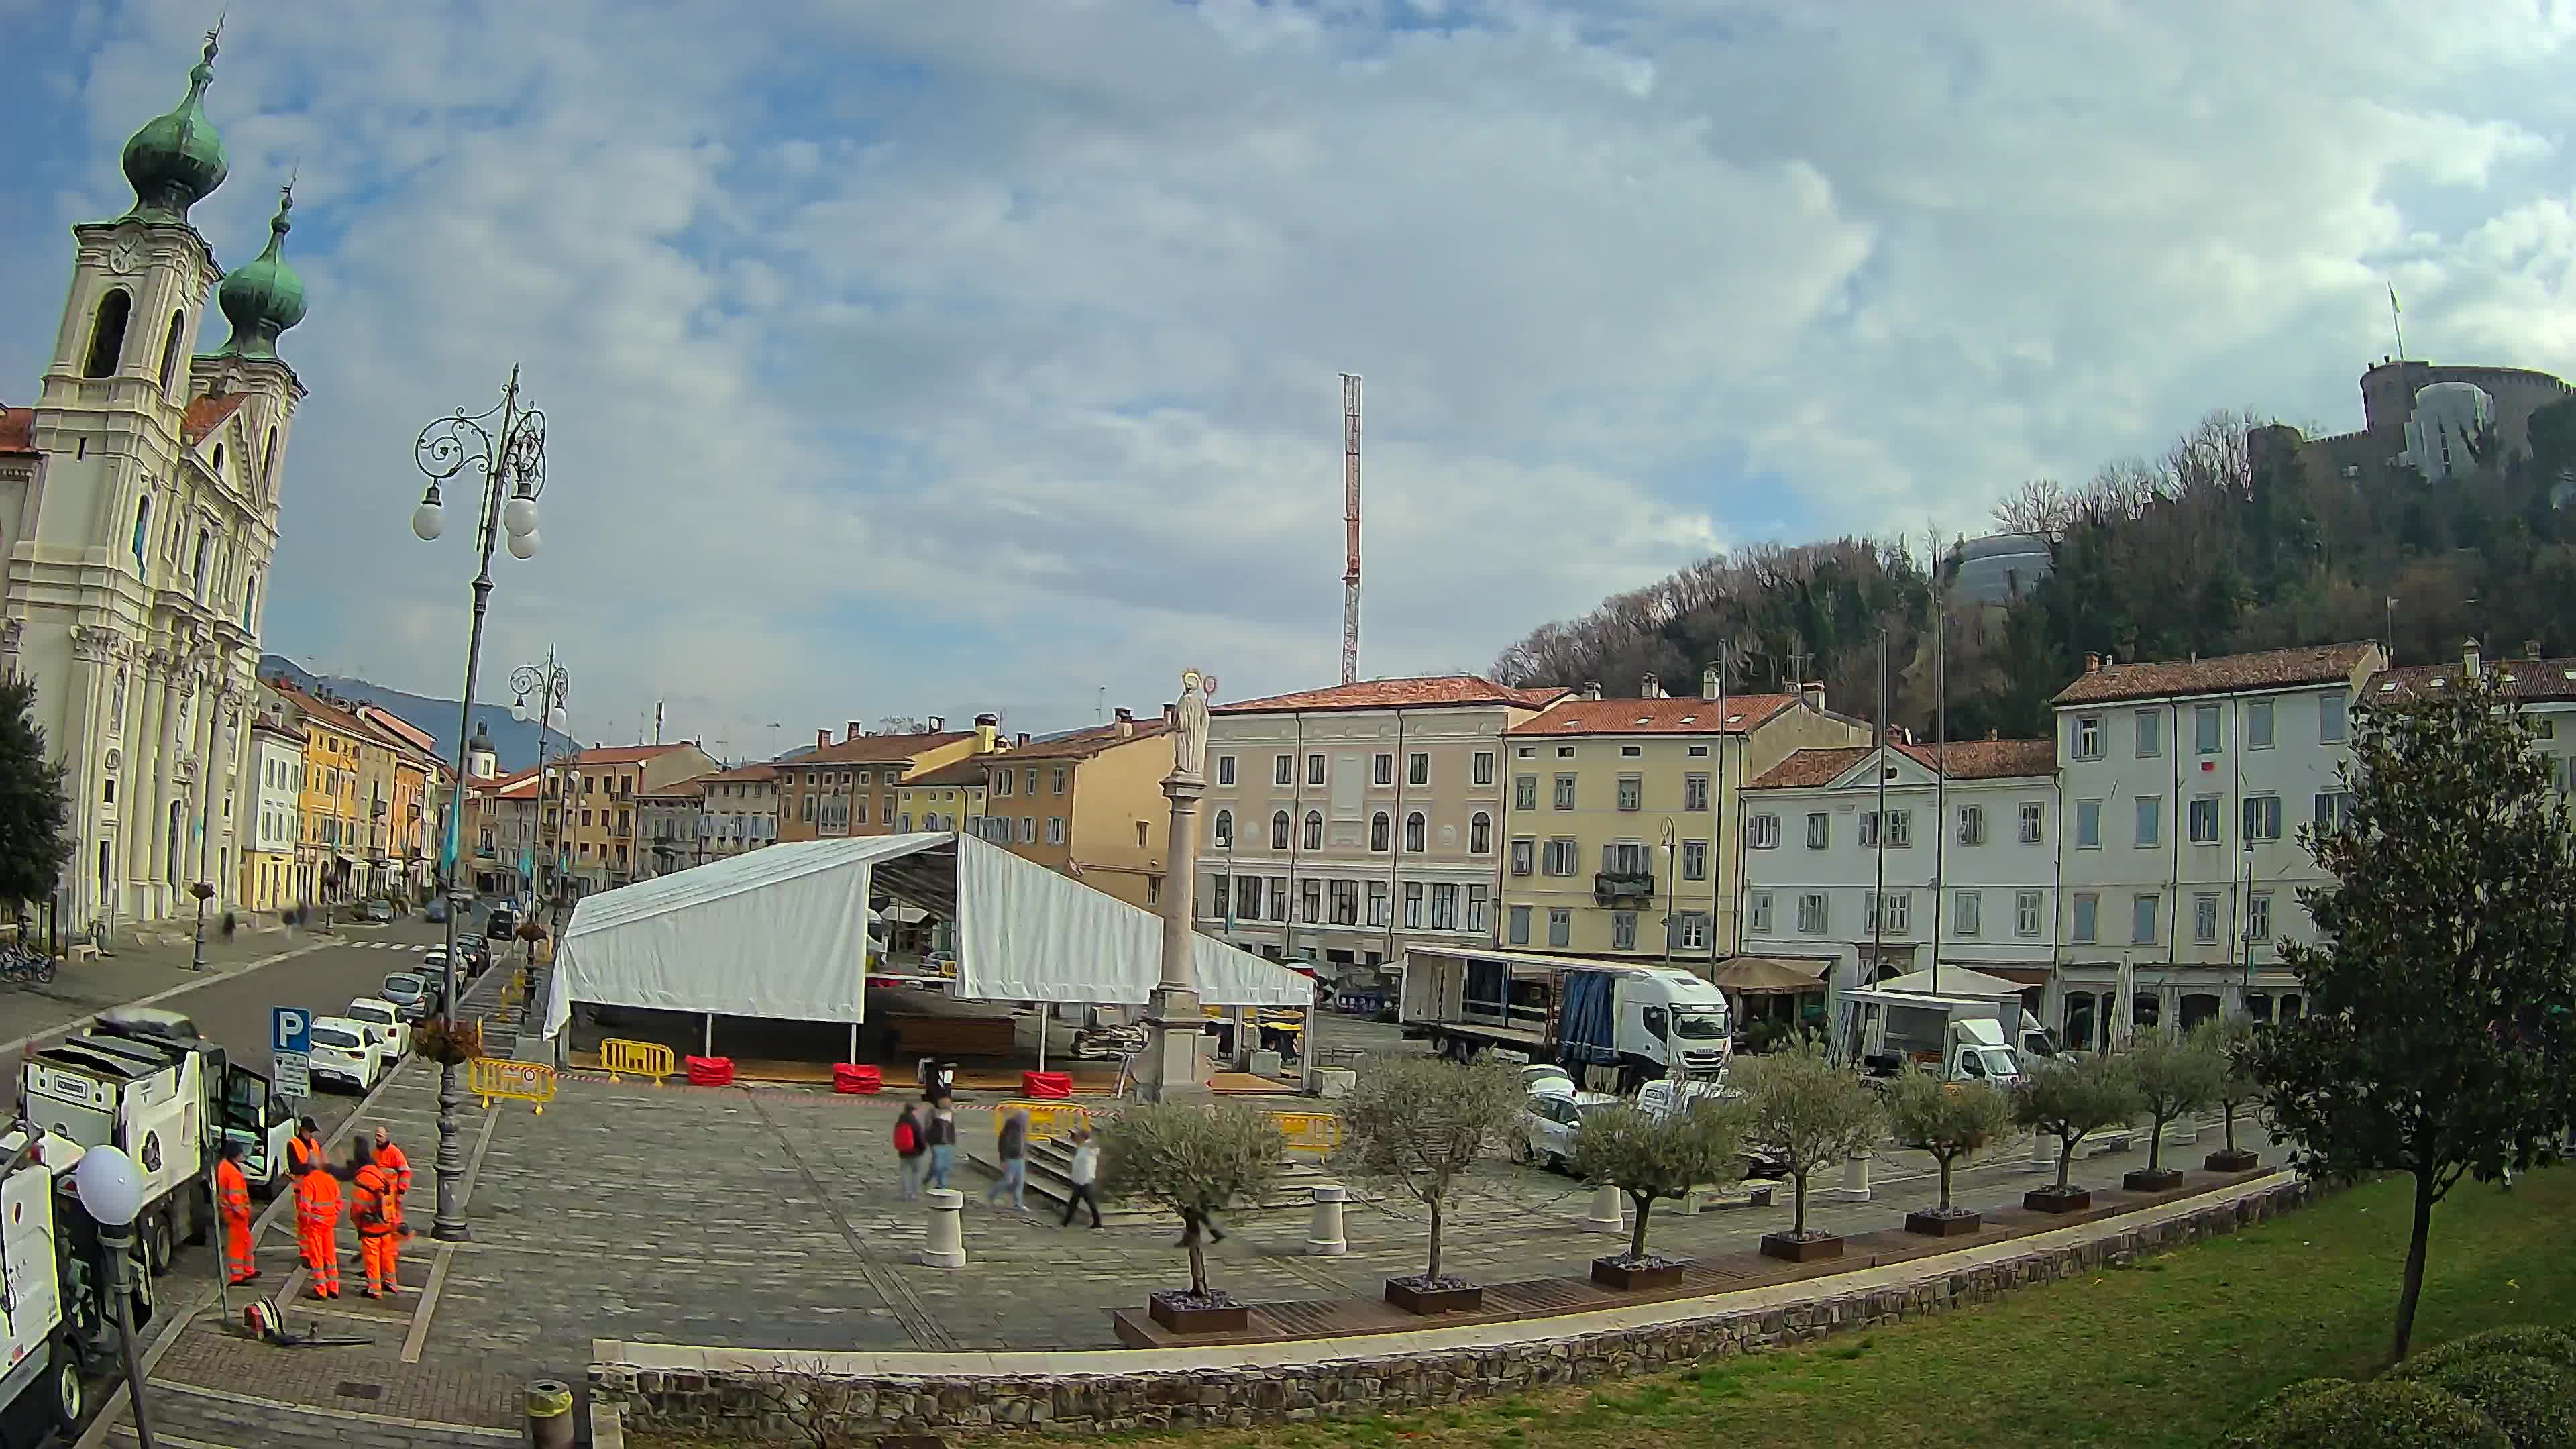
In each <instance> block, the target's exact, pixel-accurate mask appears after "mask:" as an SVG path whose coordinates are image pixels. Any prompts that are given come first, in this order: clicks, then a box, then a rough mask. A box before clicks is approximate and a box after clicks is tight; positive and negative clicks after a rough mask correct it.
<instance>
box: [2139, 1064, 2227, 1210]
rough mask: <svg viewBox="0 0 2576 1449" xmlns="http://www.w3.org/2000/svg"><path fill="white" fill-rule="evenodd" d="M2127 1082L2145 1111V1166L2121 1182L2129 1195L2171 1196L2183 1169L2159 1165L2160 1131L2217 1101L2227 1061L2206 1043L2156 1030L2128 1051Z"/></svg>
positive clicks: (2162, 1147)
mask: <svg viewBox="0 0 2576 1449" xmlns="http://www.w3.org/2000/svg"><path fill="white" fill-rule="evenodd" d="M2128 1060H2129V1080H2130V1082H2131V1083H2132V1084H2134V1085H2135V1086H2136V1088H2137V1091H2138V1102H2139V1105H2140V1106H2142V1107H2144V1108H2145V1109H2146V1113H2147V1118H2148V1128H2147V1165H2146V1166H2144V1167H2142V1168H2139V1169H2138V1170H2137V1171H2135V1172H2132V1173H2129V1174H2127V1175H2126V1176H2124V1177H2122V1178H2121V1179H2120V1186H2122V1187H2125V1188H2127V1189H2128V1190H2129V1191H2131V1192H2170V1191H2172V1190H2173V1189H2175V1188H2177V1187H2180V1186H2182V1169H2181V1168H2179V1167H2167V1166H2165V1165H2164V1152H2165V1128H2166V1126H2167V1125H2168V1124H2170V1123H2172V1122H2174V1121H2175V1120H2176V1119H2178V1118H2180V1117H2181V1116H2182V1115H2183V1114H2184V1113H2186V1112H2197V1111H2199V1110H2200V1109H2201V1108H2203V1107H2206V1106H2208V1105H2209V1104H2210V1103H2212V1102H2215V1101H2217V1100H2218V1093H2219V1088H2220V1085H2221V1083H2222V1082H2224V1080H2225V1079H2226V1076H2227V1063H2226V1061H2225V1060H2224V1059H2223V1058H2221V1057H2220V1056H2219V1055H2218V1053H2217V1052H2215V1051H2212V1050H2211V1049H2210V1045H2209V1039H2208V1038H2207V1037H2206V1036H2204V1035H2202V1034H2200V1033H2198V1032H2194V1033H2192V1034H2190V1035H2188V1036H2185V1035H2181V1034H2178V1033H2175V1032H2171V1031H2158V1032H2153V1033H2150V1034H2149V1035H2147V1036H2145V1037H2142V1038H2140V1039H2139V1041H2138V1042H2137V1044H2136V1045H2134V1046H2132V1047H2130V1048H2129V1052H2128Z"/></svg>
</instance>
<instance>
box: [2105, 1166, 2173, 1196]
mask: <svg viewBox="0 0 2576 1449" xmlns="http://www.w3.org/2000/svg"><path fill="white" fill-rule="evenodd" d="M2120 1186H2122V1187H2124V1188H2126V1189H2128V1190H2129V1191H2131V1192H2171V1191H2173V1190H2174V1189H2175V1188H2178V1187H2180V1186H2182V1169H2181V1168H2179V1167H2159V1168H2157V1169H2156V1170H2155V1171H2153V1172H2149V1171H2148V1170H2147V1169H2145V1168H2143V1167H2141V1168H2139V1169H2138V1170H2137V1171H2135V1172H2125V1173H2122V1174H2121V1175H2120Z"/></svg>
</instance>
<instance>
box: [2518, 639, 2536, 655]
mask: <svg viewBox="0 0 2576 1449" xmlns="http://www.w3.org/2000/svg"><path fill="white" fill-rule="evenodd" d="M2522 657H2523V658H2525V659H2534V660H2536V659H2538V658H2539V657H2540V641H2539V640H2537V639H2525V640H2523V641H2522Z"/></svg>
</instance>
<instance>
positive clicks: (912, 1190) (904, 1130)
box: [894, 1102, 930, 1202]
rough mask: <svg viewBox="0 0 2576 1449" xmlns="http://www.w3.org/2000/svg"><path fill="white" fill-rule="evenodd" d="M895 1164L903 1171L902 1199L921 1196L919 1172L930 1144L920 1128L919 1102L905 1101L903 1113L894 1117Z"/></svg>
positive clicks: (906, 1199)
mask: <svg viewBox="0 0 2576 1449" xmlns="http://www.w3.org/2000/svg"><path fill="white" fill-rule="evenodd" d="M894 1156H895V1165H896V1166H897V1167H898V1168H901V1169H902V1171H903V1200H904V1201H905V1202H910V1201H912V1200H913V1199H914V1198H917V1197H919V1196H921V1172H922V1168H923V1166H924V1164H925V1163H926V1162H927V1161H928V1159H929V1156H930V1144H929V1142H927V1141H925V1140H924V1134H923V1132H922V1130H921V1104H920V1103H919V1102H906V1103H904V1104H903V1115H902V1116H900V1117H897V1118H896V1119H894Z"/></svg>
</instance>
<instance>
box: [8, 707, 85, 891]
mask: <svg viewBox="0 0 2576 1449" xmlns="http://www.w3.org/2000/svg"><path fill="white" fill-rule="evenodd" d="M35 709H36V686H35V683H34V681H32V680H27V679H16V678H0V902H9V903H12V904H14V903H17V902H21V901H32V900H35V899H37V898H39V897H42V896H45V895H48V894H50V893H51V892H52V891H53V889H54V885H55V883H56V882H58V881H60V880H61V879H62V875H63V867H64V866H66V865H68V864H70V863H71V858H72V836H71V806H70V804H69V803H68V802H67V801H66V800H65V799H64V798H63V767H62V766H61V765H59V764H56V763H54V761H53V760H52V759H51V758H50V757H49V756H47V754H46V753H45V731H44V729H43V728H42V727H41V726H39V725H38V724H37V723H36V720H35Z"/></svg>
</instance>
